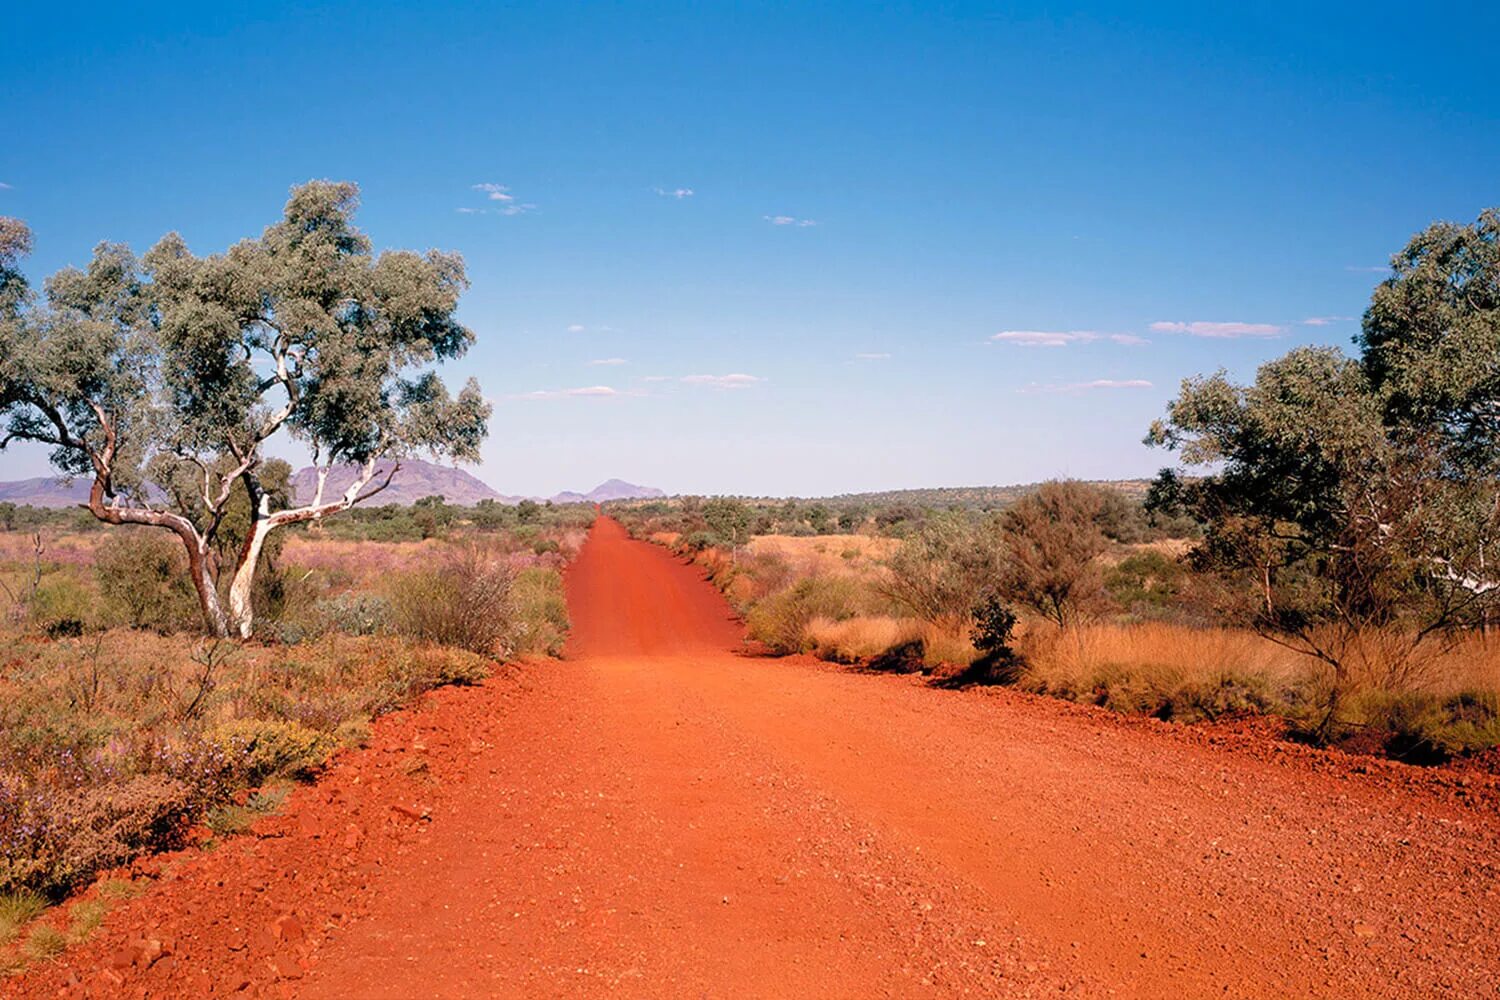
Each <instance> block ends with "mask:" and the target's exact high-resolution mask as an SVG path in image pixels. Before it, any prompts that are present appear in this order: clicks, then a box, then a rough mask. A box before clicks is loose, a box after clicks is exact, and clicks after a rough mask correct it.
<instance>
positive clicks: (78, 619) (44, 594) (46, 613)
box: [30, 575, 98, 639]
mask: <svg viewBox="0 0 1500 1000" xmlns="http://www.w3.org/2000/svg"><path fill="white" fill-rule="evenodd" d="M97 603H98V602H97V601H96V600H95V599H94V595H93V594H91V593H89V591H88V588H86V587H84V585H83V584H81V583H79V582H78V581H77V580H75V579H74V578H73V577H71V576H63V575H58V576H53V577H52V578H51V579H48V580H45V581H43V583H42V585H41V586H40V587H38V588H37V590H36V596H35V597H34V598H33V600H32V602H31V608H30V614H31V621H32V623H33V624H35V625H36V626H37V627H39V628H40V629H41V630H42V631H43V632H46V633H47V634H48V635H49V636H51V637H52V638H54V639H58V638H63V637H66V636H77V635H82V634H83V633H84V631H85V630H86V629H89V628H92V627H94V626H95V625H96V624H97V621H98V617H97V615H96V613H95V605H96V604H97Z"/></svg>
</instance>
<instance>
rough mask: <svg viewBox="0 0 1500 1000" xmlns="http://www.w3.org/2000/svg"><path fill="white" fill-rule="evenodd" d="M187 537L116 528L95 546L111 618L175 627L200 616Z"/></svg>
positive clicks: (159, 629)
mask: <svg viewBox="0 0 1500 1000" xmlns="http://www.w3.org/2000/svg"><path fill="white" fill-rule="evenodd" d="M186 564H187V557H186V556H185V555H183V551H182V543H181V542H179V541H177V540H176V539H175V538H171V537H168V536H167V535H166V533H164V532H161V531H129V532H122V533H119V534H111V535H109V536H108V537H106V538H105V539H104V540H103V541H102V542H100V543H99V547H98V548H97V549H95V551H94V576H95V578H96V579H97V580H98V581H99V594H100V596H101V597H102V598H103V602H104V606H105V609H106V614H107V616H108V619H109V621H111V622H113V623H119V624H123V625H129V626H130V627H131V628H148V629H152V630H154V631H157V632H163V633H165V632H175V631H177V630H178V629H182V628H191V627H192V626H193V625H194V624H196V623H197V622H198V620H199V612H198V599H197V597H196V595H195V594H194V593H193V588H192V584H191V583H190V582H189V579H188V573H187V565H186Z"/></svg>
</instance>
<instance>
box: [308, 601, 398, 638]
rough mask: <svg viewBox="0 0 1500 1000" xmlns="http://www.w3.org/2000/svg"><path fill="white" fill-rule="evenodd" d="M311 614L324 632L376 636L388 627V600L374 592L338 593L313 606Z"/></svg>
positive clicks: (389, 614) (389, 610) (389, 608)
mask: <svg viewBox="0 0 1500 1000" xmlns="http://www.w3.org/2000/svg"><path fill="white" fill-rule="evenodd" d="M312 617H313V619H314V621H315V622H316V625H317V626H318V627H319V628H320V629H321V630H322V631H325V632H326V631H334V632H342V633H344V634H345V635H377V634H379V633H380V632H383V631H385V629H387V628H388V627H389V626H390V621H391V602H390V601H389V600H387V599H386V598H384V597H380V596H378V595H375V594H340V595H339V596H337V597H331V598H328V599H327V600H323V601H319V602H317V604H315V605H313V609H312Z"/></svg>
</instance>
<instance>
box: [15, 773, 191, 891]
mask: <svg viewBox="0 0 1500 1000" xmlns="http://www.w3.org/2000/svg"><path fill="white" fill-rule="evenodd" d="M200 792H201V790H200V789H197V788H194V787H193V786H192V785H191V784H189V783H188V782H185V781H182V780H179V779H177V778H173V777H170V776H168V775H165V774H149V775H138V776H136V777H133V778H128V779H125V780H123V781H113V782H103V783H98V784H89V785H83V786H78V787H73V788H65V789H56V790H53V791H51V792H50V794H45V795H42V796H39V797H33V799H32V801H31V802H29V803H26V806H27V807H28V808H27V812H29V814H30V815H29V816H23V817H20V818H21V819H22V820H23V821H24V822H25V824H26V825H25V826H24V827H21V828H17V827H16V825H15V823H14V822H13V821H14V819H15V818H16V817H6V816H0V834H4V835H5V836H3V837H0V839H3V840H5V841H7V844H6V851H5V852H4V853H3V854H0V892H12V891H15V890H18V889H30V890H33V891H35V892H40V893H42V894H44V895H48V896H53V897H58V896H61V895H63V894H64V893H66V892H67V891H68V890H70V889H72V888H74V887H75V886H77V885H78V884H80V883H81V882H83V881H84V880H86V879H87V878H89V877H90V876H91V875H93V874H94V873H95V872H97V871H101V870H103V869H106V868H113V867H115V866H116V865H120V864H124V863H125V862H127V861H129V860H130V859H131V858H133V857H135V856H136V855H137V854H140V853H142V852H144V851H151V850H158V849H161V848H165V847H168V846H171V845H172V843H174V842H175V840H176V838H177V836H178V834H179V833H180V831H181V829H182V826H183V822H184V820H185V819H186V818H189V817H192V816H194V815H196V813H197V812H198V809H199V806H200V804H201V801H200V799H199V798H198V796H199V794H200ZM7 819H10V820H11V821H12V822H7ZM6 827H9V828H10V829H8V830H7V829H5V828H6ZM22 841H24V843H23V842H22Z"/></svg>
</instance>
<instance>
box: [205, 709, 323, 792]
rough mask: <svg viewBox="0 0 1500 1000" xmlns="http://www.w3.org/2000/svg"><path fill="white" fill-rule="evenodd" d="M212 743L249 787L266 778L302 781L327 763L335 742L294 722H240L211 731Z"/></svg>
mask: <svg viewBox="0 0 1500 1000" xmlns="http://www.w3.org/2000/svg"><path fill="white" fill-rule="evenodd" d="M212 742H213V743H214V744H215V745H216V746H218V747H219V749H220V750H221V751H223V753H224V754H225V755H226V756H227V757H228V758H229V760H230V762H231V766H232V767H234V768H235V769H236V771H238V772H239V773H240V774H241V775H242V776H243V779H244V780H245V782H246V783H248V784H251V785H258V784H260V783H261V782H263V781H265V780H266V779H267V778H306V777H309V776H310V775H312V774H313V772H315V771H316V770H317V769H318V768H320V767H322V766H323V764H325V763H326V762H327V760H328V757H329V755H330V754H332V753H333V751H334V748H335V747H337V746H338V740H336V739H335V738H334V737H332V736H330V735H329V734H328V733H322V732H318V731H317V730H315V729H309V728H308V727H307V726H304V725H302V724H300V723H297V722H274V721H269V720H265V719H240V720H238V721H235V722H230V723H227V724H225V725H223V726H220V727H219V728H218V729H217V730H215V732H214V734H213V737H212Z"/></svg>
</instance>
